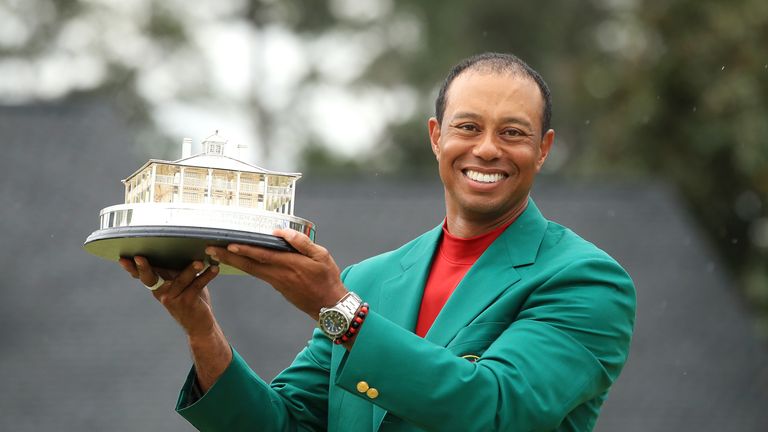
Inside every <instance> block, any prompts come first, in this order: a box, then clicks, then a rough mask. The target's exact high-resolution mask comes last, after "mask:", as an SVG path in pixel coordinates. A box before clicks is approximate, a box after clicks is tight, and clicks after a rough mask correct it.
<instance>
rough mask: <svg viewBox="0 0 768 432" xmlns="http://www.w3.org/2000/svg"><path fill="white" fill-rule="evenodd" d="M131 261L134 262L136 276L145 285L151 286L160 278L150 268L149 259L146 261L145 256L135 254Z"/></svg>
mask: <svg viewBox="0 0 768 432" xmlns="http://www.w3.org/2000/svg"><path fill="white" fill-rule="evenodd" d="M133 261H134V263H135V264H136V269H137V271H138V274H139V275H138V278H139V280H140V281H141V283H143V284H144V285H145V286H148V287H151V286H152V285H154V284H156V283H157V281H159V280H160V277H159V276H158V275H157V274H156V273H155V271H154V270H153V269H152V266H151V265H150V264H149V261H147V259H146V258H144V257H141V256H136V257H133ZM164 285H165V284H164Z"/></svg>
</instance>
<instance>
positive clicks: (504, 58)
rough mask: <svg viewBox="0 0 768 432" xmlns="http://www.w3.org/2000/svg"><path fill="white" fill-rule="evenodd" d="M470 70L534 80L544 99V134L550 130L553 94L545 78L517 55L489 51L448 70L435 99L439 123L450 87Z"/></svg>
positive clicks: (542, 119) (542, 124)
mask: <svg viewBox="0 0 768 432" xmlns="http://www.w3.org/2000/svg"><path fill="white" fill-rule="evenodd" d="M468 70H469V71H478V70H488V71H491V72H494V73H499V74H502V73H508V74H512V75H517V76H523V77H525V78H528V79H530V80H533V82H535V83H536V85H537V86H538V87H539V92H541V97H542V99H544V110H543V112H542V115H541V126H542V130H541V134H542V136H543V135H544V133H546V132H547V131H548V130H549V128H550V123H551V121H552V95H551V94H550V92H549V87H548V86H547V83H546V82H544V78H542V77H541V75H539V73H538V72H536V71H535V70H534V69H533V68H532V67H530V66H528V64H527V63H525V62H524V61H522V60H520V59H519V58H518V57H517V56H514V55H512V54H506V53H495V52H487V53H483V54H477V55H474V56H472V57H468V58H466V59H464V60H462V61H461V62H459V63H458V64H457V65H455V66H454V67H453V68H452V69H451V71H450V72H448V76H446V77H445V80H444V81H443V84H442V85H441V86H440V92H439V93H438V94H437V99H436V100H435V117H436V118H437V122H438V123H440V124H442V123H443V115H444V114H445V105H446V98H447V96H448V89H449V88H450V87H451V84H452V83H453V80H455V79H456V78H457V77H458V76H459V75H461V74H462V73H464V72H465V71H468Z"/></svg>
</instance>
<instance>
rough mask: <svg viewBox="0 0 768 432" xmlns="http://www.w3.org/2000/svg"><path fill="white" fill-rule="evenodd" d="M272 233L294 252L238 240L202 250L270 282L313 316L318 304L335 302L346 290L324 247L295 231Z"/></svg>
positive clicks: (323, 304)
mask: <svg viewBox="0 0 768 432" xmlns="http://www.w3.org/2000/svg"><path fill="white" fill-rule="evenodd" d="M273 235H275V236H278V237H282V238H283V239H285V241H287V242H288V243H289V244H290V245H291V246H293V247H294V248H296V250H297V251H298V253H295V252H283V251H277V250H273V249H267V248H262V247H256V246H248V245H242V244H230V245H228V246H227V247H226V249H225V248H220V247H213V246H210V247H208V248H206V250H205V252H206V253H207V254H208V255H210V256H211V258H213V259H214V260H216V261H219V262H221V263H224V264H227V265H230V266H232V267H236V268H238V269H240V270H242V271H244V272H246V273H248V274H250V275H252V276H255V277H257V278H259V279H261V280H263V281H265V282H267V283H268V284H270V285H272V286H273V287H274V288H275V289H276V290H277V291H279V292H280V294H282V295H283V296H284V297H285V298H286V299H287V300H288V301H289V302H291V303H293V305H294V306H296V307H297V308H299V309H300V310H301V311H303V312H304V313H306V314H307V315H309V316H310V317H311V318H312V319H314V320H317V317H318V314H319V313H320V309H321V308H323V307H329V306H333V305H335V304H336V302H338V301H339V300H340V299H341V298H342V297H343V296H344V295H345V294H346V293H347V289H346V288H345V287H344V284H343V283H342V282H341V276H340V274H341V272H340V271H339V267H338V266H337V265H336V262H335V261H334V260H333V257H331V254H330V253H328V250H327V249H325V248H324V247H322V246H320V245H317V244H315V243H313V242H312V240H310V239H309V237H307V236H306V235H304V234H301V233H299V232H298V231H294V230H291V229H278V230H275V231H274V232H273Z"/></svg>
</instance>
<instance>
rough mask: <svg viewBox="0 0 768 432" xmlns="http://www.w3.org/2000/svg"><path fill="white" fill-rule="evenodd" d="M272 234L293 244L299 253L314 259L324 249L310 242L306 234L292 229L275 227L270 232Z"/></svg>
mask: <svg viewBox="0 0 768 432" xmlns="http://www.w3.org/2000/svg"><path fill="white" fill-rule="evenodd" d="M272 234H273V235H276V236H278V237H282V238H283V239H285V241H287V242H288V244H290V245H291V246H293V247H294V248H295V249H296V250H297V251H298V252H299V253H300V254H302V255H306V256H308V257H310V258H312V259H314V258H315V257H316V256H317V255H318V253H320V252H321V251H323V250H325V248H322V247H321V246H319V245H317V244H315V243H314V242H312V240H310V239H309V237H307V236H306V235H304V234H302V233H300V232H298V231H296V230H292V229H276V230H274V231H273V232H272Z"/></svg>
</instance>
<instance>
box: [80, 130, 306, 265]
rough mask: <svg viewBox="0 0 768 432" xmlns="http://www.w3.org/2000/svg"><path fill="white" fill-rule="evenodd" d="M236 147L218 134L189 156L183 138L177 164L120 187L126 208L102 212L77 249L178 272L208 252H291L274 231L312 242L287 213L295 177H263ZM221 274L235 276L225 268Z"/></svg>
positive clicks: (145, 171) (158, 163)
mask: <svg viewBox="0 0 768 432" xmlns="http://www.w3.org/2000/svg"><path fill="white" fill-rule="evenodd" d="M241 148H242V147H240V146H238V147H236V148H230V147H229V143H228V141H227V140H225V139H223V138H222V137H220V136H219V135H218V132H217V133H216V134H214V135H211V136H209V137H208V138H206V139H205V140H204V141H203V142H202V145H201V152H200V153H198V154H195V155H192V154H191V153H192V140H191V139H189V138H184V140H183V142H182V152H181V153H182V154H181V159H179V160H175V161H165V160H159V159H150V160H149V161H147V163H145V164H144V165H143V166H142V167H141V168H139V169H138V170H136V171H135V172H134V173H133V174H131V175H130V176H128V178H126V179H125V180H123V184H124V185H125V203H124V204H118V205H113V206H110V207H107V208H104V209H102V210H101V213H100V223H99V230H97V231H95V232H93V233H92V234H91V235H90V236H88V239H86V241H85V244H84V248H85V249H86V250H87V251H88V252H90V253H93V254H94V255H97V256H100V257H103V258H107V259H110V260H114V261H116V260H118V259H119V258H120V257H127V256H134V255H142V256H146V257H147V258H148V259H149V261H150V263H152V264H153V265H155V266H160V267H168V268H183V267H184V266H185V265H187V264H188V263H189V262H190V261H192V260H202V261H206V260H208V257H207V256H206V255H205V253H204V252H203V251H204V249H205V246H207V245H225V244H228V243H233V242H237V243H247V244H256V245H259V246H266V247H271V248H275V249H282V250H291V248H290V246H288V244H287V243H286V242H285V241H283V240H282V239H280V238H278V237H275V236H273V235H271V233H272V231H273V230H274V229H276V228H292V229H294V230H296V231H299V232H302V233H304V234H306V235H307V236H309V237H310V238H311V239H313V240H314V237H315V225H314V224H313V223H312V222H310V221H308V220H306V219H302V218H299V217H296V216H294V214H293V209H294V203H295V198H296V181H297V180H298V179H299V178H301V174H300V173H285V172H278V171H270V170H267V169H264V168H261V167H258V166H256V165H251V164H249V163H246V162H243V161H241V160H239V159H238V158H236V157H233V156H232V155H231V154H232V153H233V152H239V150H240V149H241ZM237 156H238V157H239V154H238V155H237ZM221 270H222V273H223V274H227V273H240V272H239V271H238V270H236V269H234V268H231V267H227V266H222V269H221Z"/></svg>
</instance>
